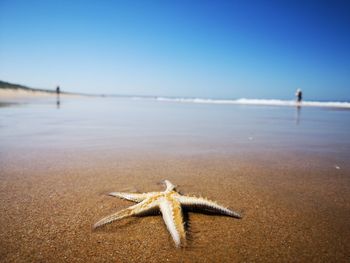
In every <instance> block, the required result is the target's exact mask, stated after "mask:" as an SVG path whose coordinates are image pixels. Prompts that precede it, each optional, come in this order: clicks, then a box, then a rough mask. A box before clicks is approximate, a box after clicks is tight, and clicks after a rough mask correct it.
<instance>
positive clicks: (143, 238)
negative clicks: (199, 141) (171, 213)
mask: <svg viewBox="0 0 350 263" xmlns="http://www.w3.org/2000/svg"><path fill="white" fill-rule="evenodd" d="M24 156H26V157H24ZM63 156H64V154H63V153H62V154H61V155H50V154H49V155H46V158H45V160H42V159H40V161H39V159H37V158H34V157H33V155H30V153H27V155H23V156H21V158H22V159H21V158H19V157H18V158H17V160H16V161H14V158H13V156H10V155H8V156H3V158H2V163H1V167H2V172H1V176H0V179H1V186H0V197H1V200H2V202H1V205H0V211H1V214H2V216H1V218H0V230H1V231H0V243H1V246H0V259H1V262H243V261H244V262H247V261H248V262H252V261H257V262H277V261H279V262H280V261H283V262H295V261H297V262H309V261H314V262H320V261H322V262H328V261H331V262H346V261H348V260H349V256H350V230H349V225H350V216H349V215H350V205H349V200H350V189H349V186H350V182H349V180H350V179H349V176H348V175H349V168H348V167H342V168H341V169H336V168H334V167H333V163H332V162H330V161H328V160H327V159H325V158H320V157H312V156H298V157H296V156H293V155H286V154H284V155H280V156H279V157H278V158H276V156H275V158H273V157H272V156H268V155H266V156H254V155H251V156H250V157H247V156H245V157H244V158H239V157H237V156H231V155H229V154H226V155H213V154H209V155H208V154H206V155H202V156H198V155H193V156H186V157H184V156H176V155H157V154H156V153H138V154H136V153H125V154H121V155H114V156H113V157H109V158H105V157H103V158H102V157H101V158H98V157H97V156H94V162H91V160H92V159H91V158H92V157H93V156H88V155H79V157H77V156H78V155H77V154H75V155H74V154H72V155H69V154H68V155H67V154H66V158H63ZM34 160H36V161H34ZM67 160H68V161H67ZM301 160H307V162H305V161H304V162H302V161H301ZM18 162H19V163H20V165H19V163H18ZM162 179H169V180H171V181H172V182H173V183H175V184H178V185H179V187H178V188H179V190H180V191H181V192H183V193H186V194H193V195H198V196H205V197H208V198H210V199H213V200H216V201H218V202H219V203H220V204H223V205H226V206H228V207H230V208H231V209H234V210H236V211H239V212H241V213H242V215H243V219H241V220H238V219H234V218H230V217H224V216H216V215H207V214H201V213H192V212H190V213H185V216H186V223H187V225H188V243H187V247H185V248H182V249H176V248H175V246H174V243H173V241H172V239H171V237H170V235H169V233H168V231H167V230H166V227H165V225H164V223H163V221H162V218H161V216H160V215H154V216H147V217H137V218H131V219H125V220H122V221H120V222H115V223H113V224H111V225H108V226H106V227H104V228H101V229H99V230H95V231H92V229H91V226H92V224H93V223H95V222H96V221H97V220H98V219H100V218H101V217H103V216H106V215H109V214H111V213H113V212H115V211H118V210H120V209H123V208H125V207H128V206H130V205H131V204H132V203H131V202H128V201H125V200H120V199H118V198H113V197H109V196H107V195H106V193H108V192H110V191H128V190H135V189H137V190H140V191H152V190H161V189H162V186H161V185H159V184H158V183H159V182H160V181H161V180H162Z"/></svg>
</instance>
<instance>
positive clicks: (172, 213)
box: [159, 199, 186, 247]
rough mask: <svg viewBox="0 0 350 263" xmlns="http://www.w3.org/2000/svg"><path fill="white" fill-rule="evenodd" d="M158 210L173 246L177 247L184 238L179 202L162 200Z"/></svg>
mask: <svg viewBox="0 0 350 263" xmlns="http://www.w3.org/2000/svg"><path fill="white" fill-rule="evenodd" d="M159 208H160V211H161V213H162V216H163V220H164V222H165V225H166V226H167V228H168V230H169V232H170V235H171V237H172V238H173V240H174V242H175V245H176V246H177V247H179V246H180V244H181V241H185V238H186V232H185V228H184V224H183V218H182V210H181V204H180V202H179V201H177V200H176V199H164V200H163V201H161V202H160V204H159Z"/></svg>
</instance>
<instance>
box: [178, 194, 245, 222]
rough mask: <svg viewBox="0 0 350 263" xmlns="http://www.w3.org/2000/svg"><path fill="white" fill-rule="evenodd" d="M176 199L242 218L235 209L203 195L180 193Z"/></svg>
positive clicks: (185, 204) (188, 205)
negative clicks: (202, 196) (195, 195)
mask: <svg viewBox="0 0 350 263" xmlns="http://www.w3.org/2000/svg"><path fill="white" fill-rule="evenodd" d="M176 199H177V200H178V201H179V202H180V203H181V204H182V205H183V206H185V207H186V206H187V207H199V208H203V209H206V210H209V211H213V212H217V213H220V214H223V215H228V216H232V217H236V218H242V217H241V215H240V214H239V213H237V212H235V211H232V210H230V209H228V208H226V207H224V206H221V205H218V204H217V203H215V202H213V201H210V200H208V199H205V198H201V197H194V196H184V195H178V196H176Z"/></svg>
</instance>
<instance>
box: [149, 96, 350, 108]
mask: <svg viewBox="0 0 350 263" xmlns="http://www.w3.org/2000/svg"><path fill="white" fill-rule="evenodd" d="M155 99H156V100H157V101H167V102H180V103H204V104H236V105H265V106H294V107H295V106H298V105H300V106H307V107H328V108H346V109H350V102H338V101H327V102H323V101H303V102H301V103H297V102H296V101H294V100H273V99H245V98H242V99H236V100H227V99H201V98H168V97H156V98H155Z"/></svg>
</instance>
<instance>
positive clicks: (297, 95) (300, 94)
mask: <svg viewBox="0 0 350 263" xmlns="http://www.w3.org/2000/svg"><path fill="white" fill-rule="evenodd" d="M295 96H296V97H297V102H298V103H300V102H301V101H302V99H303V92H302V91H301V89H297V91H296V92H295Z"/></svg>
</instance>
